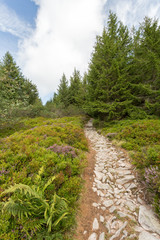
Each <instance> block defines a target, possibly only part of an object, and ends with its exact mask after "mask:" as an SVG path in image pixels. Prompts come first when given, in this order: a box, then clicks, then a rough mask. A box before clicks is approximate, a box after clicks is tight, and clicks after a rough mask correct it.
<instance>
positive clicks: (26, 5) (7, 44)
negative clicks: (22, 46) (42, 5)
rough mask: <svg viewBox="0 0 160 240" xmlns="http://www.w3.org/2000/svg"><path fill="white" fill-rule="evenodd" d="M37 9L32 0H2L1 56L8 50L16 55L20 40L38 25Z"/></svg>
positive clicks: (0, 19)
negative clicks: (36, 20)
mask: <svg viewBox="0 0 160 240" xmlns="http://www.w3.org/2000/svg"><path fill="white" fill-rule="evenodd" d="M37 10H38V6H37V5H36V4H35V3H34V2H33V1H31V0H0V46H1V47H0V57H2V56H4V54H5V52H6V51H10V52H11V54H12V55H13V56H16V54H17V52H18V42H19V41H20V40H21V39H23V37H26V36H27V35H28V34H30V31H31V29H34V28H35V26H36V25H35V19H36V15H37Z"/></svg>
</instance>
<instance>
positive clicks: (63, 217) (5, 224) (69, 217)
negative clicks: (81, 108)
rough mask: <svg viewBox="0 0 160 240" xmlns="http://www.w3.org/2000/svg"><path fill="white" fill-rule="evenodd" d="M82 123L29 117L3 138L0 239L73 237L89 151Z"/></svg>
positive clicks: (70, 120) (70, 119)
mask: <svg viewBox="0 0 160 240" xmlns="http://www.w3.org/2000/svg"><path fill="white" fill-rule="evenodd" d="M82 124H83V123H82V118H78V117H70V118H61V119H54V120H53V119H45V118H35V119H25V120H21V122H20V123H19V126H21V129H20V128H19V130H18V128H17V129H16V130H17V131H16V132H15V133H12V134H11V135H10V136H7V137H4V138H3V137H2V138H1V139H0V149H1V151H0V158H1V162H0V186H1V187H0V199H1V204H0V209H1V213H0V239H4V240H8V239H57V240H60V239H71V238H70V237H69V230H70V229H71V227H72V226H74V224H75V221H74V215H75V209H76V205H77V200H78V198H79V194H80V192H81V187H82V179H81V177H80V175H81V171H82V169H83V167H84V165H85V155H84V151H86V150H87V142H86V139H85V137H84V134H83V130H82ZM12 131H13V129H12ZM8 133H10V131H9V132H8Z"/></svg>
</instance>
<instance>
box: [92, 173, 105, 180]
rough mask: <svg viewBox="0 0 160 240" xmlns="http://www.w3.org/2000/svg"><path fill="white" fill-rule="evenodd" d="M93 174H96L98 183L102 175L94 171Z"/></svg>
mask: <svg viewBox="0 0 160 240" xmlns="http://www.w3.org/2000/svg"><path fill="white" fill-rule="evenodd" d="M94 173H95V174H96V178H97V179H98V180H99V181H100V180H101V179H102V178H103V176H104V175H103V173H101V172H98V171H94Z"/></svg>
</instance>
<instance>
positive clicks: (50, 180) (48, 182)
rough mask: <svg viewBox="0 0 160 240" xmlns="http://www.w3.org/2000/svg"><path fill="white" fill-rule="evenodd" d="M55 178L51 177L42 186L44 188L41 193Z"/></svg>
mask: <svg viewBox="0 0 160 240" xmlns="http://www.w3.org/2000/svg"><path fill="white" fill-rule="evenodd" d="M55 178H56V177H55V176H53V177H51V178H50V179H49V180H48V181H47V183H46V184H45V185H44V187H43V190H42V191H43V192H44V191H45V190H46V188H47V187H48V186H49V185H51V183H52V182H53V181H54V180H55Z"/></svg>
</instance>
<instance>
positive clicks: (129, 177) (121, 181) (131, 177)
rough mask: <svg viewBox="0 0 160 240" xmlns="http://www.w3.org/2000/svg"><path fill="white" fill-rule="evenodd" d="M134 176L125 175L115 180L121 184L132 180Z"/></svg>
mask: <svg viewBox="0 0 160 240" xmlns="http://www.w3.org/2000/svg"><path fill="white" fill-rule="evenodd" d="M134 178H135V177H134V176H133V175H127V176H125V177H124V178H120V179H117V180H116V182H117V184H121V185H123V184H125V183H127V182H129V181H131V180H133V179H134Z"/></svg>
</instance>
